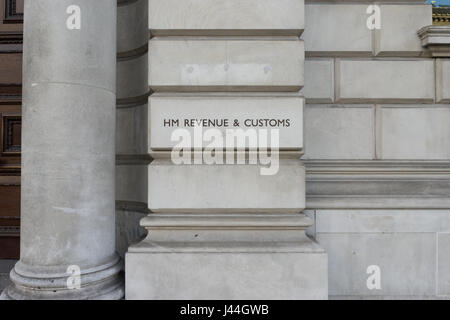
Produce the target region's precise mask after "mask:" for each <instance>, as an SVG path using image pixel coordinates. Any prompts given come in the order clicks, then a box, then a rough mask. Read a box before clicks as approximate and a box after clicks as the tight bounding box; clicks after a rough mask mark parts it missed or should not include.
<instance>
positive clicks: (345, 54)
mask: <svg viewBox="0 0 450 320" xmlns="http://www.w3.org/2000/svg"><path fill="white" fill-rule="evenodd" d="M305 58H306V60H309V58H313V59H311V60H314V59H315V58H317V59H319V58H320V59H334V58H336V59H342V60H345V61H348V60H356V61H428V60H433V59H434V58H435V57H432V56H424V55H381V56H380V55H378V56H375V55H372V53H369V52H367V51H361V52H355V51H341V52H333V51H305Z"/></svg>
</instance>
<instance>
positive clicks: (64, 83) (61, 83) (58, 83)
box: [31, 81, 116, 96]
mask: <svg viewBox="0 0 450 320" xmlns="http://www.w3.org/2000/svg"><path fill="white" fill-rule="evenodd" d="M40 84H49V85H53V84H55V85H68V86H78V87H85V88H92V89H97V90H102V91H106V92H109V93H112V94H113V95H114V96H116V92H114V91H111V90H110V89H107V88H103V87H99V86H94V85H90V84H84V83H76V82H62V81H40V82H32V84H31V87H32V88H34V87H36V86H39V85H40Z"/></svg>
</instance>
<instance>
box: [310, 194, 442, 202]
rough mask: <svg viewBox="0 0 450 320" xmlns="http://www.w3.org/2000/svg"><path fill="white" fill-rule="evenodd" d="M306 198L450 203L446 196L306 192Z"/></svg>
mask: <svg viewBox="0 0 450 320" xmlns="http://www.w3.org/2000/svg"><path fill="white" fill-rule="evenodd" d="M306 196H307V197H308V198H309V199H316V198H333V199H334V198H356V199H361V198H363V199H364V198H367V199H378V198H383V199H408V198H414V199H448V200H449V202H450V198H449V196H448V195H430V196H426V195H418V194H405V195H384V194H375V195H339V194H333V195H332V194H310V193H308V192H306Z"/></svg>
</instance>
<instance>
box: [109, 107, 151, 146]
mask: <svg viewBox="0 0 450 320" xmlns="http://www.w3.org/2000/svg"><path fill="white" fill-rule="evenodd" d="M147 113H148V106H147V104H144V105H142V106H138V107H134V108H118V109H117V111H116V117H117V118H116V153H117V154H146V153H147V145H148V142H147V135H148V115H147Z"/></svg>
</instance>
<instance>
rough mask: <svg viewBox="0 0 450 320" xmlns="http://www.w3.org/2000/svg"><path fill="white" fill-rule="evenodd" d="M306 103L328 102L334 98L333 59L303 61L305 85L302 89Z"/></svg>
mask: <svg viewBox="0 0 450 320" xmlns="http://www.w3.org/2000/svg"><path fill="white" fill-rule="evenodd" d="M302 93H303V95H304V96H305V98H306V102H307V103H330V102H333V100H334V61H333V59H318V58H316V59H307V60H306V61H305V87H304V88H303V90H302Z"/></svg>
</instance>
